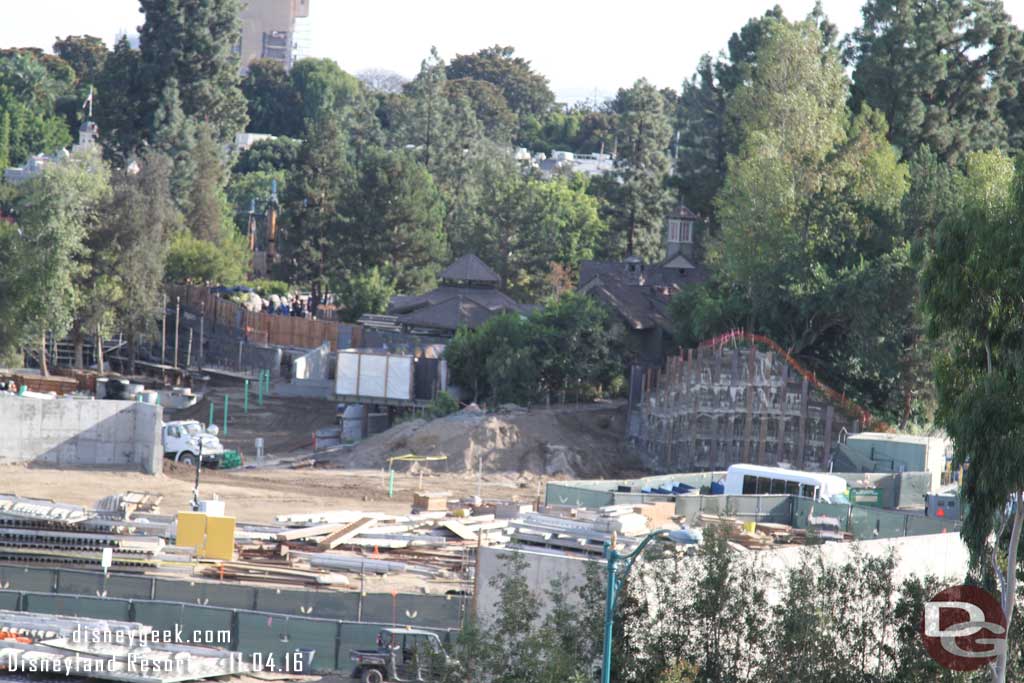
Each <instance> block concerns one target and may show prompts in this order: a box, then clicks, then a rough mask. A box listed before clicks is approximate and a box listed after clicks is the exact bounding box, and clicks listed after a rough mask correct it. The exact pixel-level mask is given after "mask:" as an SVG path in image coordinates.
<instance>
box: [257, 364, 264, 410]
mask: <svg viewBox="0 0 1024 683" xmlns="http://www.w3.org/2000/svg"><path fill="white" fill-rule="evenodd" d="M256 402H257V403H259V404H260V405H263V371H262V370H261V371H260V379H259V381H258V382H256Z"/></svg>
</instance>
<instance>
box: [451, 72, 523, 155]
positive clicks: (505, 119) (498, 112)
mask: <svg viewBox="0 0 1024 683" xmlns="http://www.w3.org/2000/svg"><path fill="white" fill-rule="evenodd" d="M446 92H447V93H448V95H449V97H450V98H452V99H453V100H454V104H456V105H457V104H458V100H459V99H460V98H465V99H466V100H467V101H469V103H470V104H471V106H472V108H473V113H474V114H476V118H477V119H478V120H479V121H480V123H481V125H483V128H484V134H485V135H486V136H487V137H488V138H490V139H491V140H493V141H495V142H502V143H505V144H508V142H509V141H510V140H511V139H512V134H513V133H514V132H515V129H516V115H515V113H514V112H513V111H512V110H511V109H509V106H508V103H507V102H506V101H505V96H504V95H503V94H502V93H501V90H500V89H499V88H498V86H496V85H494V84H492V83H488V82H487V81H478V80H475V79H472V78H459V79H456V80H449V81H448V82H447V85H446Z"/></svg>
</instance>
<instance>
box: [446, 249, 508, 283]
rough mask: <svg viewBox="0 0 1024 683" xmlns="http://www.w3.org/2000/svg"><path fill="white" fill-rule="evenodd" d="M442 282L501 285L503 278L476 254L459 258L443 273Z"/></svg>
mask: <svg viewBox="0 0 1024 683" xmlns="http://www.w3.org/2000/svg"><path fill="white" fill-rule="evenodd" d="M440 277H441V280H444V281H447V282H468V283H473V284H485V285H493V286H495V287H497V286H498V285H499V284H501V278H499V277H498V274H497V273H495V272H494V271H493V270H491V268H490V266H488V265H487V264H486V263H484V262H483V261H481V260H480V259H479V258H477V256H476V255H475V254H466V255H464V256H460V257H459V258H457V259H456V260H455V261H454V262H453V263H452V264H451V265H449V266H448V267H447V268H445V269H444V270H443V271H441V276H440Z"/></svg>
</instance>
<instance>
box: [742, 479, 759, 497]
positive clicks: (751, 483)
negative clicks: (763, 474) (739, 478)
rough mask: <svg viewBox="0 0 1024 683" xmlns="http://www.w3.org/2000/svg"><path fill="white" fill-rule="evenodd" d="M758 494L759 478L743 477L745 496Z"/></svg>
mask: <svg viewBox="0 0 1024 683" xmlns="http://www.w3.org/2000/svg"><path fill="white" fill-rule="evenodd" d="M754 493H757V477H753V476H751V475H749V474H748V475H747V476H745V477H743V495H745V496H749V495H751V494H754Z"/></svg>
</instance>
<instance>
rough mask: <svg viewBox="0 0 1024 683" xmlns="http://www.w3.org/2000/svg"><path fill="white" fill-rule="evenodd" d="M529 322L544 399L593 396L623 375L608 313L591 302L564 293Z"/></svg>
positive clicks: (587, 298) (578, 296)
mask: <svg viewBox="0 0 1024 683" xmlns="http://www.w3.org/2000/svg"><path fill="white" fill-rule="evenodd" d="M531 322H532V323H533V324H534V325H535V326H536V329H537V331H536V334H537V336H538V338H539V343H538V357H539V363H540V381H541V385H542V387H543V389H544V391H545V392H546V393H547V394H548V396H551V395H557V394H559V393H562V394H563V396H564V394H565V393H567V392H580V391H581V390H583V391H588V392H591V391H593V392H595V393H596V392H598V391H599V390H600V388H602V387H607V386H609V385H610V384H611V382H612V380H613V379H614V378H615V377H616V376H619V375H621V374H622V373H623V368H622V364H621V362H620V361H619V360H617V359H618V358H619V356H618V355H617V354H615V351H616V349H615V341H616V340H614V339H613V338H612V336H611V333H610V331H609V325H608V322H609V321H608V312H607V310H606V309H605V308H604V307H603V306H601V305H600V304H599V303H597V302H596V301H595V300H594V299H592V298H590V297H588V296H586V295H583V294H576V293H569V294H566V295H564V296H562V297H560V298H558V299H555V300H553V301H550V302H549V303H548V304H547V305H546V306H544V308H543V309H541V310H540V311H538V312H537V313H535V314H534V315H533V316H531Z"/></svg>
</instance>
